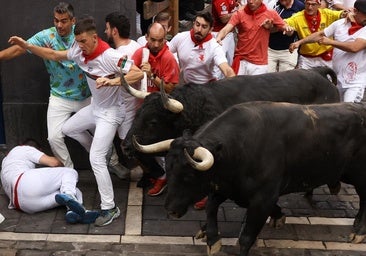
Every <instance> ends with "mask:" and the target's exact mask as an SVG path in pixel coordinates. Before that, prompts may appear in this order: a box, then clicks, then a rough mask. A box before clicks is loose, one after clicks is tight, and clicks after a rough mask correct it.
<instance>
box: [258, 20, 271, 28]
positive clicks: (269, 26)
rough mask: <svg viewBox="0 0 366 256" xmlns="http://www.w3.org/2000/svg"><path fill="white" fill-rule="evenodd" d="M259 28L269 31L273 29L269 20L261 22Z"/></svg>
mask: <svg viewBox="0 0 366 256" xmlns="http://www.w3.org/2000/svg"><path fill="white" fill-rule="evenodd" d="M261 26H262V27H263V28H265V29H271V28H273V20H271V19H265V20H264V21H263V22H262V24H261Z"/></svg>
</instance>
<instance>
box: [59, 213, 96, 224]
mask: <svg viewBox="0 0 366 256" xmlns="http://www.w3.org/2000/svg"><path fill="white" fill-rule="evenodd" d="M98 216H99V212H98V211H89V210H86V211H85V214H84V218H82V217H81V216H80V215H79V214H77V213H76V212H73V211H67V213H66V215H65V219H66V222H67V223H70V224H75V223H82V224H90V223H94V222H95V220H96V218H98Z"/></svg>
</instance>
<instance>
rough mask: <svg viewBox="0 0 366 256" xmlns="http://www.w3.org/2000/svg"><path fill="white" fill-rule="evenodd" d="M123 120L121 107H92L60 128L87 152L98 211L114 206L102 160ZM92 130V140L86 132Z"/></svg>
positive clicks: (79, 113)
mask: <svg viewBox="0 0 366 256" xmlns="http://www.w3.org/2000/svg"><path fill="white" fill-rule="evenodd" d="M124 119H125V106H124V105H122V106H112V107H109V108H100V107H98V106H95V105H94V104H93V103H92V104H90V105H89V106H87V107H85V108H83V109H81V110H80V111H78V112H77V113H76V114H75V115H73V116H72V117H71V118H70V119H69V120H68V121H67V122H66V123H65V124H64V126H63V128H62V131H63V133H64V134H65V135H67V136H69V137H71V138H73V139H75V140H77V141H78V142H79V143H80V144H81V145H83V147H84V148H85V149H86V150H87V151H89V152H90V154H89V160H90V165H91V167H92V170H93V172H94V176H95V179H96V181H97V185H98V191H99V194H100V198H101V205H100V206H101V209H102V210H108V209H111V208H113V207H114V206H115V203H114V193H113V184H112V180H111V177H110V175H109V172H108V168H107V162H106V156H107V153H108V150H109V149H110V147H111V145H112V143H113V139H114V136H115V134H116V131H117V129H118V127H119V126H120V125H121V124H122V122H123V121H124ZM93 129H95V132H94V135H93V136H92V135H91V134H90V133H89V132H88V130H93Z"/></svg>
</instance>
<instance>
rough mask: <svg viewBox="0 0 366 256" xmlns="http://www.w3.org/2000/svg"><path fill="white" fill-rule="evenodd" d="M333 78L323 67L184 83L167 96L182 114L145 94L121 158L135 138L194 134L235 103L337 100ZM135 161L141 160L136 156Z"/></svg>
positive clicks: (144, 139)
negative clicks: (188, 132) (175, 102)
mask: <svg viewBox="0 0 366 256" xmlns="http://www.w3.org/2000/svg"><path fill="white" fill-rule="evenodd" d="M327 76H330V77H331V78H332V80H333V81H336V75H335V73H334V71H333V70H332V69H329V68H327V67H319V68H314V69H312V70H302V69H297V70H291V71H285V72H279V73H268V74H263V75H256V76H237V77H232V78H228V79H223V80H219V81H215V82H211V83H207V84H203V85H197V84H186V85H184V86H180V87H177V88H176V89H174V91H173V92H172V93H171V97H172V98H174V99H176V100H178V101H180V102H181V103H182V104H183V107H184V109H183V111H181V112H180V113H172V112H170V111H169V110H167V109H165V108H164V106H163V104H162V101H161V97H160V93H152V94H151V95H149V96H147V97H146V98H145V100H144V102H143V104H142V106H141V108H140V109H139V110H138V111H137V113H136V116H135V119H134V121H133V124H132V126H131V129H130V130H129V132H128V134H127V136H126V138H125V140H124V142H123V150H124V152H125V154H126V155H128V156H133V155H134V154H135V153H136V152H135V149H134V147H133V145H132V136H133V135H135V136H137V138H138V141H139V142H140V143H142V144H150V143H153V142H158V141H161V140H164V139H169V138H176V137H178V136H181V135H182V133H183V131H184V130H185V129H190V130H191V131H196V130H197V129H198V128H199V127H201V126H202V125H203V124H204V123H206V122H207V121H209V120H212V119H213V118H215V117H216V116H218V115H219V114H220V113H222V112H223V111H224V110H226V109H227V108H228V107H230V106H233V105H235V104H238V103H242V102H248V101H255V100H265V101H275V102H281V101H283V102H292V103H299V104H312V103H332V102H339V94H338V91H337V89H336V86H334V84H332V83H331V82H330V81H329V80H328V79H327V78H326V77H327ZM140 157H141V156H140Z"/></svg>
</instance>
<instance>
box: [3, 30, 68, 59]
mask: <svg viewBox="0 0 366 256" xmlns="http://www.w3.org/2000/svg"><path fill="white" fill-rule="evenodd" d="M9 43H10V44H13V45H18V46H20V47H22V48H23V49H26V50H29V51H31V52H32V53H33V54H35V55H38V56H39V57H41V58H43V59H47V60H54V61H60V60H67V51H55V50H53V49H50V48H46V47H39V46H36V45H32V44H30V43H28V42H27V41H25V40H24V39H23V38H21V37H18V36H12V37H10V39H9Z"/></svg>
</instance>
